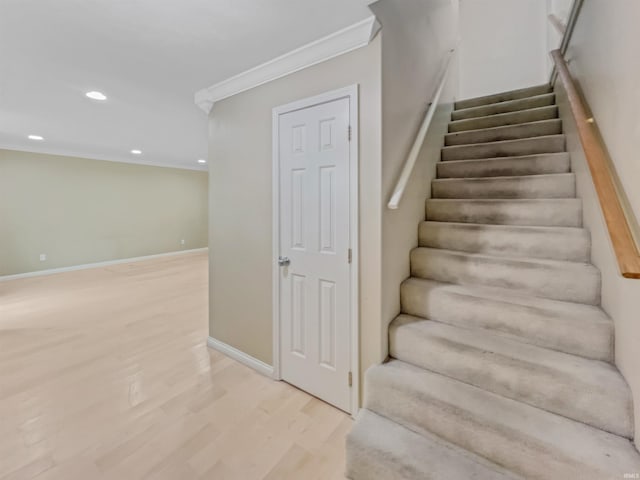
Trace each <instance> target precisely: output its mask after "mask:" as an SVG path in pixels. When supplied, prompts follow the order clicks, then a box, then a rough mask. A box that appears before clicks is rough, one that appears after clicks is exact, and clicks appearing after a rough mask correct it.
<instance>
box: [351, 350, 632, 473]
mask: <svg viewBox="0 0 640 480" xmlns="http://www.w3.org/2000/svg"><path fill="white" fill-rule="evenodd" d="M365 381H366V385H367V389H366V391H365V399H364V406H365V408H367V409H369V410H371V411H373V412H376V413H378V414H380V415H383V416H385V417H386V418H388V419H390V420H393V421H394V422H396V423H399V424H401V425H403V426H405V427H407V428H409V429H411V430H413V431H415V432H429V433H431V434H434V435H436V436H437V437H439V438H441V439H443V440H444V441H447V442H450V443H453V444H455V445H458V446H459V447H461V448H464V449H466V450H468V451H470V452H472V453H475V454H477V455H480V456H482V457H485V458H487V459H491V461H493V462H495V463H496V464H499V465H502V466H503V467H505V468H506V469H508V470H509V471H511V472H514V473H516V474H519V475H522V476H523V477H525V478H527V479H540V480H542V479H547V480H548V479H565V478H580V479H581V480H605V479H620V478H624V477H623V475H624V473H629V472H640V456H639V455H638V452H637V451H636V450H635V448H634V446H633V444H632V443H631V442H630V441H629V440H627V439H625V438H623V437H620V436H617V435H613V434H611V433H608V432H605V431H603V430H599V429H596V428H593V427H590V426H588V425H586V424H584V423H581V422H577V421H575V420H571V419H569V418H566V417H563V416H561V415H556V414H554V413H551V412H547V411H545V410H542V409H539V408H536V407H533V406H531V405H527V404H525V403H522V402H517V401H514V400H511V399H508V398H506V397H503V396H501V395H496V394H494V393H491V392H488V391H486V390H483V389H480V388H477V387H474V386H472V385H469V384H466V383H463V382H460V381H457V380H454V379H452V378H449V377H446V376H443V375H439V374H437V373H434V372H431V371H429V370H425V369H422V368H418V367H415V366H413V365H409V364H407V363H404V362H401V361H399V360H392V361H391V362H389V363H386V364H383V365H378V366H375V367H372V368H370V369H369V370H368V371H367V373H366V380H365ZM380 435H384V433H383V432H382V433H380ZM370 478H371V479H374V478H376V477H375V476H372V477H370Z"/></svg>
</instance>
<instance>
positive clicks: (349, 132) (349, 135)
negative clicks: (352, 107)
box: [347, 125, 351, 141]
mask: <svg viewBox="0 0 640 480" xmlns="http://www.w3.org/2000/svg"><path fill="white" fill-rule="evenodd" d="M347 135H348V137H349V141H351V125H349V127H348V128H347Z"/></svg>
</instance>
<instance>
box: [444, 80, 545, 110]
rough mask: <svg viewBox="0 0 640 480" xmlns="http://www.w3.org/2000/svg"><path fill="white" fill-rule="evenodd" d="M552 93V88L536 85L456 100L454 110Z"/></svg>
mask: <svg viewBox="0 0 640 480" xmlns="http://www.w3.org/2000/svg"><path fill="white" fill-rule="evenodd" d="M552 91H553V88H552V87H551V85H549V84H548V83H545V84H543V85H536V86H534V87H527V88H519V89H517V90H510V91H508V92H502V93H494V94H492V95H483V96H481V97H473V98H467V99H465V100H458V101H457V102H455V104H454V108H455V109H456V110H461V109H465V108H471V107H479V106H481V105H490V104H492V103H501V102H507V101H510V100H517V99H520V98H528V97H536V96H538V95H544V94H545V93H551V92H552Z"/></svg>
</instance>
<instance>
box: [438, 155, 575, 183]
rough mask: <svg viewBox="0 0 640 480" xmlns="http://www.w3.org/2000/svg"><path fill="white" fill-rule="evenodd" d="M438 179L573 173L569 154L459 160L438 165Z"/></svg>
mask: <svg viewBox="0 0 640 480" xmlns="http://www.w3.org/2000/svg"><path fill="white" fill-rule="evenodd" d="M437 171H438V178H465V177H472V178H473V177H476V178H478V177H506V176H513V175H543V174H550V173H567V172H569V171H571V160H570V158H569V155H568V154H564V153H561V154H550V155H546V156H545V155H539V156H530V157H507V158H492V159H484V160H468V161H464V160H459V161H452V162H438V163H437Z"/></svg>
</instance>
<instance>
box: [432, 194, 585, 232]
mask: <svg viewBox="0 0 640 480" xmlns="http://www.w3.org/2000/svg"><path fill="white" fill-rule="evenodd" d="M426 216H427V220H432V221H435V222H462V223H487V224H492V225H495V224H500V225H538V226H550V227H553V226H557V227H563V226H564V227H580V226H582V204H581V203H580V201H579V200H556V201H551V202H544V203H534V201H531V202H528V201H523V200H520V201H514V202H504V203H496V202H486V201H481V200H462V201H460V200H427V202H426Z"/></svg>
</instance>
